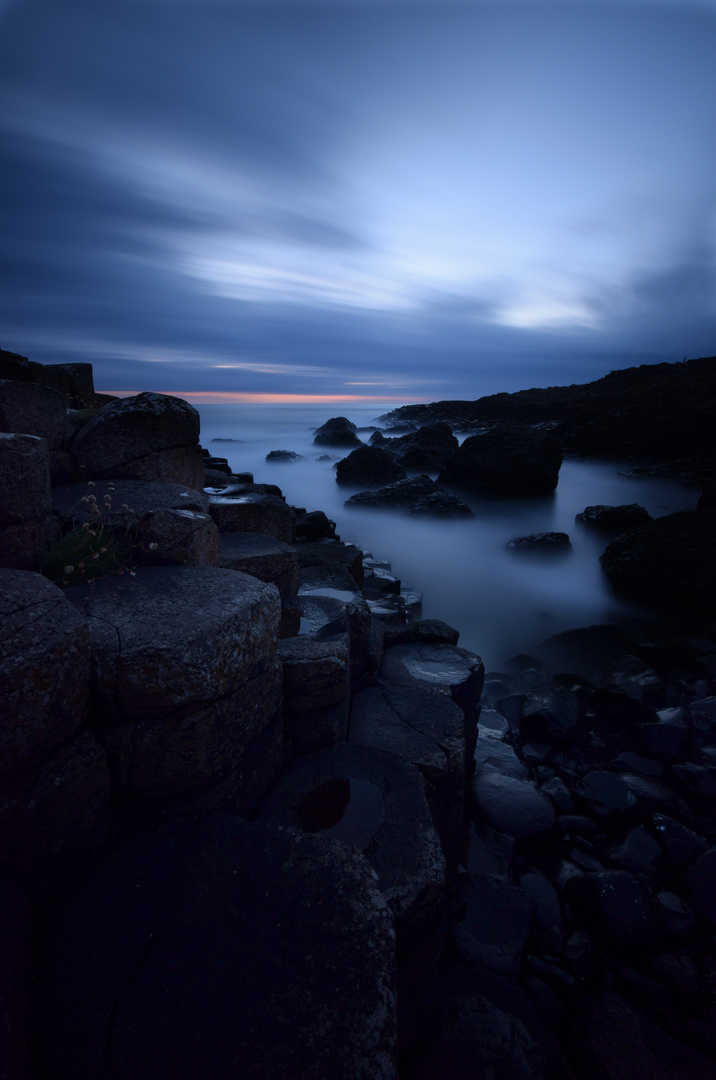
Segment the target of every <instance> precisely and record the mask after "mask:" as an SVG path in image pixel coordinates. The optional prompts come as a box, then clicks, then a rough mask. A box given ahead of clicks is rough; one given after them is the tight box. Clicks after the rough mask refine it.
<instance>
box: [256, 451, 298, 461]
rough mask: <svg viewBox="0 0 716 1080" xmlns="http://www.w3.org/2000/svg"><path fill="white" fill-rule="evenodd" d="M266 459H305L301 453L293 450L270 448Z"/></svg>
mask: <svg viewBox="0 0 716 1080" xmlns="http://www.w3.org/2000/svg"><path fill="white" fill-rule="evenodd" d="M266 460H267V461H305V460H306V459H305V458H304V456H303V454H297V453H296V452H295V450H270V451H269V453H268V454H267V455H266Z"/></svg>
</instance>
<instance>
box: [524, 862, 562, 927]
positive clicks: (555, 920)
mask: <svg viewBox="0 0 716 1080" xmlns="http://www.w3.org/2000/svg"><path fill="white" fill-rule="evenodd" d="M519 887H520V889H521V890H522V892H524V893H526V894H527V896H529V897H530V898H531V900H532V902H533V903H534V925H535V929H537V930H550V929H551V928H552V927H554V926H556V927H557V928H558V929H560V930H561V928H562V909H561V907H560V903H559V897H558V896H557V890H556V889H555V887H554V885H553V884H552V882H551V881H550V880H549V878H547V877H545V876H544V874H542V873H541V872H540V871H539V870H527V871H526V873H523V874H521V875H520V880H519Z"/></svg>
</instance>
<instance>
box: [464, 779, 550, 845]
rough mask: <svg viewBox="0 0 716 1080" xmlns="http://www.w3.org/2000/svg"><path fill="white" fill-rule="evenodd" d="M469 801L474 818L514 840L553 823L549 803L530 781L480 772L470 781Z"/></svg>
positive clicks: (547, 829)
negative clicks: (471, 803) (470, 797)
mask: <svg viewBox="0 0 716 1080" xmlns="http://www.w3.org/2000/svg"><path fill="white" fill-rule="evenodd" d="M472 800H473V810H474V813H475V815H476V817H477V820H480V821H484V822H485V823H486V824H488V825H491V826H492V827H493V828H494V829H498V830H499V831H500V832H505V833H507V834H508V835H509V836H513V837H514V838H515V839H516V840H524V839H527V838H529V837H532V836H538V835H539V834H541V833H545V832H549V830H550V829H551V828H552V826H553V824H554V819H555V814H554V808H553V806H552V804H551V803H550V802H549V800H548V799H546V798H545V796H544V795H542V794H541V792H539V791H538V790H537V788H536V787H535V785H534V784H533V783H532V782H531V781H530V780H519V779H517V778H516V777H512V776H502V775H500V774H499V773H495V772H485V771H483V772H480V773H479V774H478V775H477V776H476V777H475V779H474V780H473V783H472Z"/></svg>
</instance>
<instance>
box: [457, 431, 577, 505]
mask: <svg viewBox="0 0 716 1080" xmlns="http://www.w3.org/2000/svg"><path fill="white" fill-rule="evenodd" d="M561 464H562V447H561V444H560V440H559V436H558V435H557V434H556V432H554V431H544V430H538V429H534V428H530V427H527V426H526V425H521V424H499V425H496V426H495V427H493V428H492V429H491V430H490V431H487V432H485V433H483V434H482V435H471V436H470V437H469V438H468V439H465V441H464V443H463V444H462V446H461V447H460V448H459V450H457V451H456V453H455V454H454V455H453V457H452V458H451V459H450V460H449V461H448V462H447V463H446V465H445V466H444V467H443V469H442V470H441V472H440V475H439V477H438V480H439V481H440V482H441V483H444V484H455V485H458V486H460V487H465V488H468V489H469V490H471V491H477V492H480V493H482V494H486V495H509V496H522V495H547V494H549V493H550V492H552V491H554V489H555V488H556V487H557V480H558V479H559V469H560V466H561Z"/></svg>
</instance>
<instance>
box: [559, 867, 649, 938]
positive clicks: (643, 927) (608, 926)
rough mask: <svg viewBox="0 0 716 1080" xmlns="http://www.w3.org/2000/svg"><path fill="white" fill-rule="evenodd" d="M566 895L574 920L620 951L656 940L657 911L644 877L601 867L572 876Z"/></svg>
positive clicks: (566, 888) (566, 886) (567, 885)
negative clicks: (601, 868)
mask: <svg viewBox="0 0 716 1080" xmlns="http://www.w3.org/2000/svg"><path fill="white" fill-rule="evenodd" d="M565 898H566V900H567V903H568V904H569V905H570V907H571V908H572V911H573V912H574V914H575V916H576V918H577V922H578V923H580V924H581V925H583V926H586V927H587V928H588V929H589V930H591V931H592V933H594V934H596V935H597V937H602V938H604V939H606V940H607V941H608V942H609V944H610V945H611V946H612V947H613V948H615V949H619V950H624V951H632V950H635V949H639V948H644V947H647V946H649V945H651V944H653V943H655V942H656V941H657V940H658V937H659V932H660V928H661V924H660V920H659V913H658V909H657V907H656V903H655V901H654V899H653V897H652V895H651V891H650V889H649V888H648V886H647V885H645V884H644V882H643V880H642V879H641V878H639V877H637V876H636V875H634V874H629V873H627V872H626V871H625V870H600V871H597V872H595V873H590V874H580V875H578V876H575V877H571V878H570V879H569V881H568V882H567V883H566V885H565Z"/></svg>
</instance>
